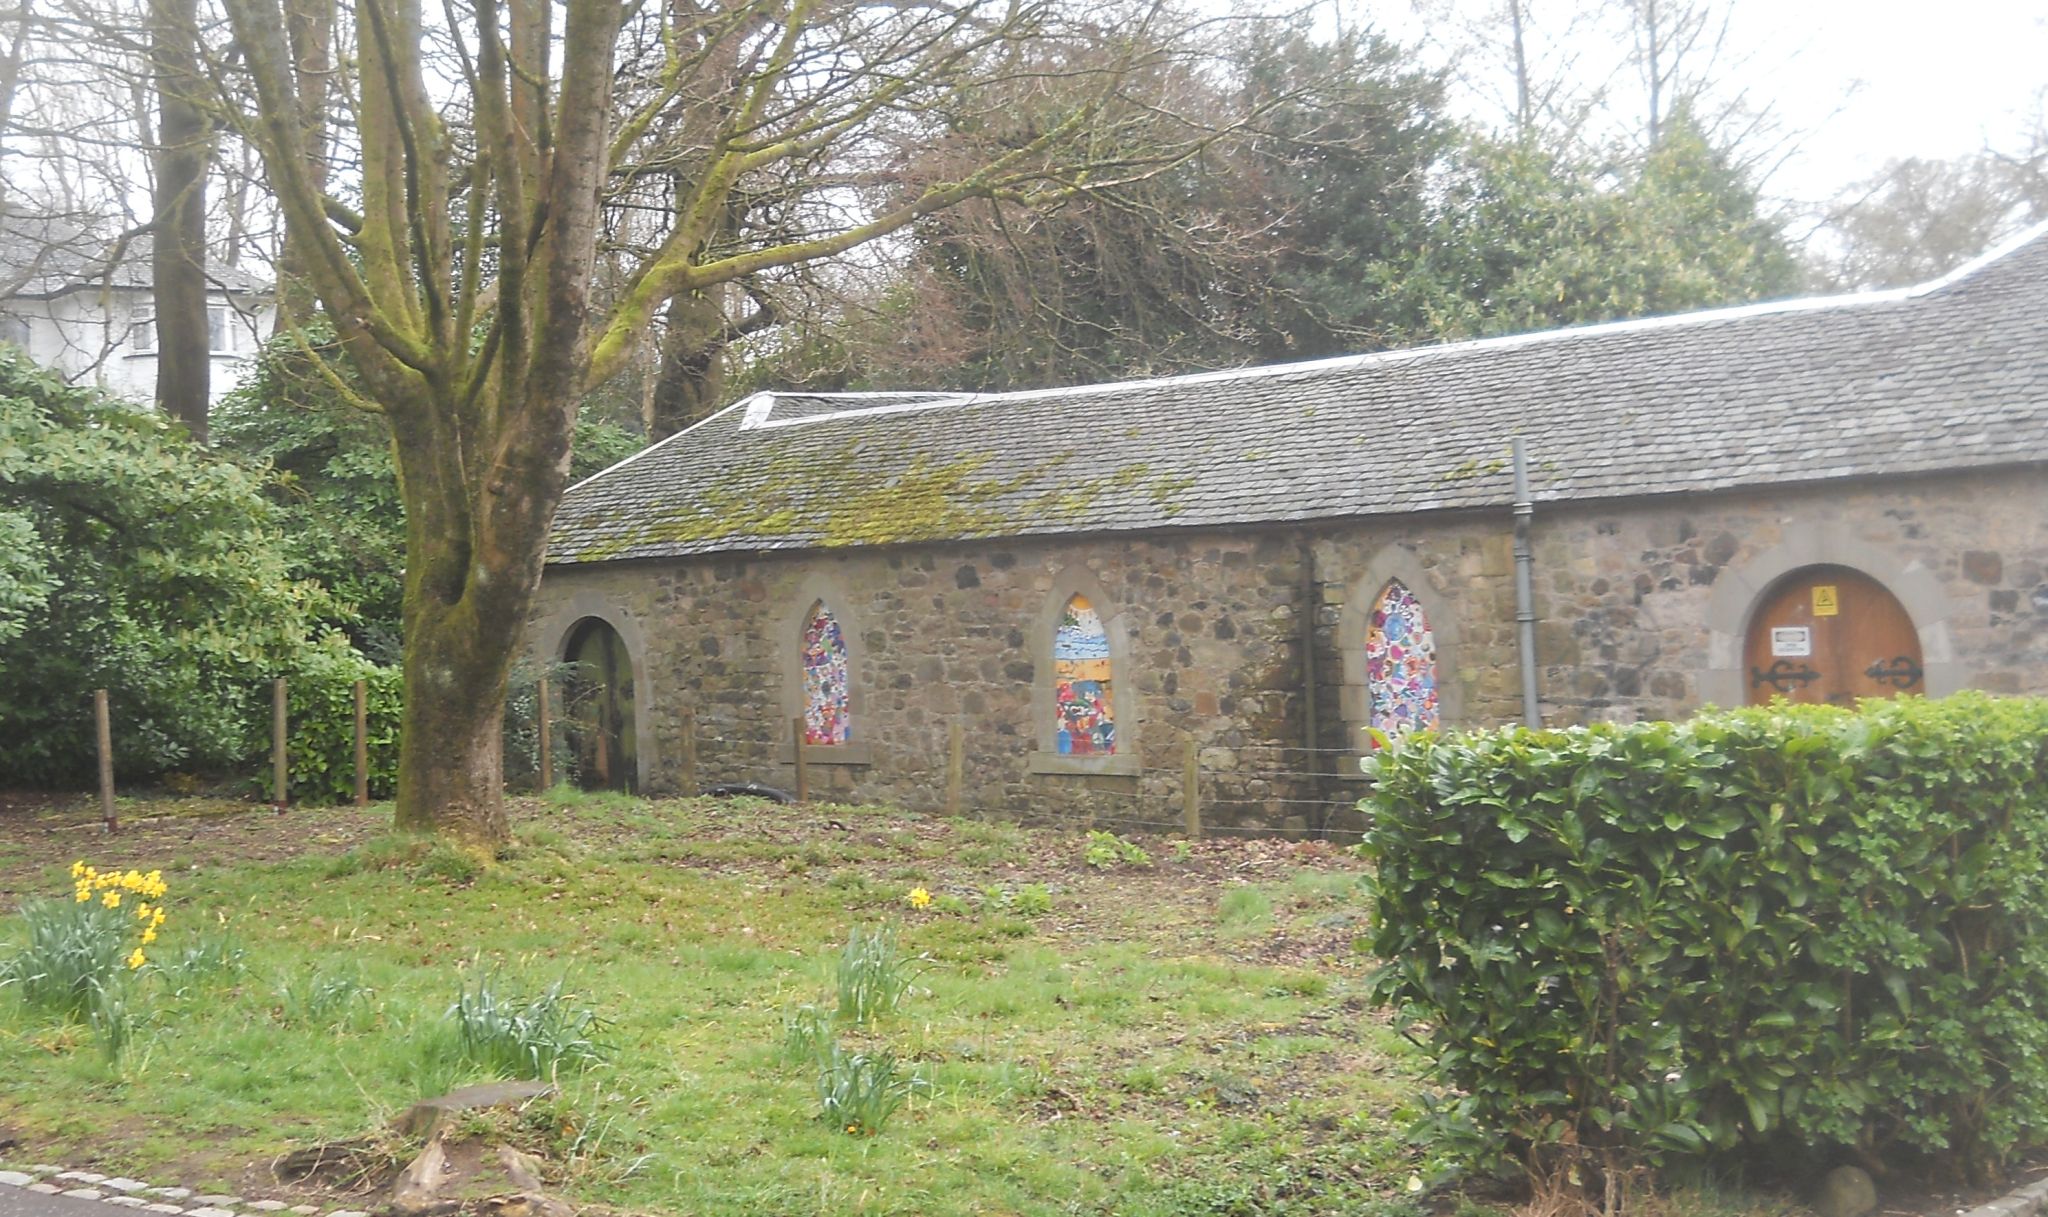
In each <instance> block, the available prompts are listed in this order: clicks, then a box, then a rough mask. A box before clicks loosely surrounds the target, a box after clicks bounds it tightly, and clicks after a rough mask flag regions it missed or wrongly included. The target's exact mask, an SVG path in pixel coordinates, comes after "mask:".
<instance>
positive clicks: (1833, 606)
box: [1813, 583, 1842, 617]
mask: <svg viewBox="0 0 2048 1217" xmlns="http://www.w3.org/2000/svg"><path fill="white" fill-rule="evenodd" d="M1841 613H1842V602H1841V600H1839V599H1837V598H1836V596H1835V585H1834V584H1832V583H1822V584H1819V585H1817V586H1815V587H1814V589H1813V615H1814V616H1816V617H1839V616H1840V615H1841Z"/></svg>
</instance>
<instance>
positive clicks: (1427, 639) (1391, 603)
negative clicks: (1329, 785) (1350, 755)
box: [1365, 579, 1438, 737]
mask: <svg viewBox="0 0 2048 1217" xmlns="http://www.w3.org/2000/svg"><path fill="white" fill-rule="evenodd" d="M1365 683H1366V693H1367V696H1368V699H1369V701H1370V703H1371V720H1370V721H1371V725H1372V726H1373V728H1374V729H1375V730H1378V731H1382V732H1385V733H1386V734H1387V735H1388V736H1389V737H1398V736H1402V735H1406V734H1408V733H1409V732H1410V731H1430V730H1434V729H1435V728H1436V726H1437V723H1438V716H1437V689H1436V639H1435V638H1434V636H1432V635H1431V634H1430V630H1429V619H1428V618H1427V617H1425V616H1424V615H1423V612H1422V602H1421V601H1420V600H1417V599H1416V598H1415V594H1414V593H1413V592H1411V591H1409V590H1408V588H1407V587H1406V586H1405V585H1403V584H1402V582H1401V581H1400V580H1399V579H1393V580H1390V581H1388V583H1387V586H1386V587H1385V588H1384V589H1382V590H1381V592H1380V595H1379V599H1378V600H1376V601H1374V602H1373V606H1372V621H1371V623H1370V624H1369V625H1367V627H1366V631H1365Z"/></svg>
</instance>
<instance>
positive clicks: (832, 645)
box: [804, 600, 853, 744]
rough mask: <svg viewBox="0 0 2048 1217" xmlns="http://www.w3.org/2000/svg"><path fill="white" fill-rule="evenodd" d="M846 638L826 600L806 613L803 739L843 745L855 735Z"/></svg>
mask: <svg viewBox="0 0 2048 1217" xmlns="http://www.w3.org/2000/svg"><path fill="white" fill-rule="evenodd" d="M846 690H847V678H846V638H845V637H844V636H843V635H842V634H841V633H840V632H839V619H838V618H836V617H834V616H833V615H832V610H830V609H828V608H826V607H825V602H824V601H823V600H820V601H817V602H816V603H814V604H812V605H811V611H810V612H808V613H806V614H805V615H804V742H805V743H806V744H843V743H845V742H847V740H849V739H851V738H852V735H853V721H852V715H850V714H849V713H848V712H847V695H846Z"/></svg>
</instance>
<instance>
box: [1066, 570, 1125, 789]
mask: <svg viewBox="0 0 2048 1217" xmlns="http://www.w3.org/2000/svg"><path fill="white" fill-rule="evenodd" d="M1052 668H1053V706H1054V711H1053V712H1054V714H1055V716H1056V718H1055V722H1054V739H1055V740H1056V741H1057V744H1058V749H1059V752H1060V754H1061V755H1063V756H1109V755H1112V754H1114V753H1115V752H1116V706H1115V702H1114V701H1113V700H1112V696H1111V690H1112V687H1113V684H1114V682H1113V681H1112V680H1111V678H1110V668H1109V634H1108V633H1107V632H1106V631H1105V630H1104V629H1103V628H1102V617H1101V615H1100V614H1099V613H1097V612H1096V611H1095V606H1094V605H1093V604H1092V603H1090V602H1089V600H1088V597H1086V596H1078V595H1077V596H1074V597H1072V598H1071V599H1069V600H1068V601H1067V603H1066V606H1065V607H1064V608H1062V609H1061V610H1060V620H1059V626H1058V628H1057V629H1056V630H1055V631H1054V633H1053V644H1052Z"/></svg>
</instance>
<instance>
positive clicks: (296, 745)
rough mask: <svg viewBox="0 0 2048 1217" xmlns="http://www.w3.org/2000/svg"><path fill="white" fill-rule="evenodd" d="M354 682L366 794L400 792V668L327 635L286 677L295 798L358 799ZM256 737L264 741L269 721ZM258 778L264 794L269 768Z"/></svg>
mask: <svg viewBox="0 0 2048 1217" xmlns="http://www.w3.org/2000/svg"><path fill="white" fill-rule="evenodd" d="M358 680H361V681H364V682H366V684H367V689H366V692H367V694H368V710H369V716H368V717H369V730H368V737H369V745H370V797H371V798H373V799H388V798H390V797H391V795H392V793H393V792H395V791H396V790H397V789H398V727H399V721H400V715H401V713H402V711H403V707H404V704H405V703H404V698H403V692H402V690H401V688H400V680H399V672H398V669H397V668H396V667H385V666H382V665H379V664H374V663H371V662H370V661H369V660H367V659H365V658H363V656H362V655H361V654H359V653H357V652H356V651H355V650H353V649H352V648H350V647H348V646H347V645H346V644H345V643H344V642H343V641H342V639H341V638H340V637H339V636H338V635H333V634H330V635H328V636H327V637H325V638H322V639H321V644H320V645H319V646H317V647H315V648H313V649H312V651H311V653H310V654H309V655H308V656H307V657H306V658H305V659H304V660H302V661H301V662H300V665H299V668H298V670H297V671H295V672H292V673H291V674H290V675H288V676H287V677H286V680H285V706H286V710H287V719H286V724H285V757H286V760H287V761H289V762H290V764H291V773H290V781H291V795H292V798H293V800H295V801H300V802H306V803H345V802H348V801H349V800H351V799H353V798H355V797H356V681H358ZM263 704H264V705H265V706H266V707H267V706H268V705H269V701H268V699H265V700H264V703H263ZM262 732H263V738H264V739H265V740H268V739H269V733H270V724H269V721H268V718H267V717H266V718H265V720H264V722H263V725H262ZM265 755H266V756H267V755H268V752H267V751H266V752H265ZM261 781H262V782H263V783H264V786H263V788H264V789H265V790H266V791H268V789H269V785H268V783H269V781H270V778H269V776H268V771H267V770H266V771H265V776H264V777H263V778H262V779H261Z"/></svg>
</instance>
